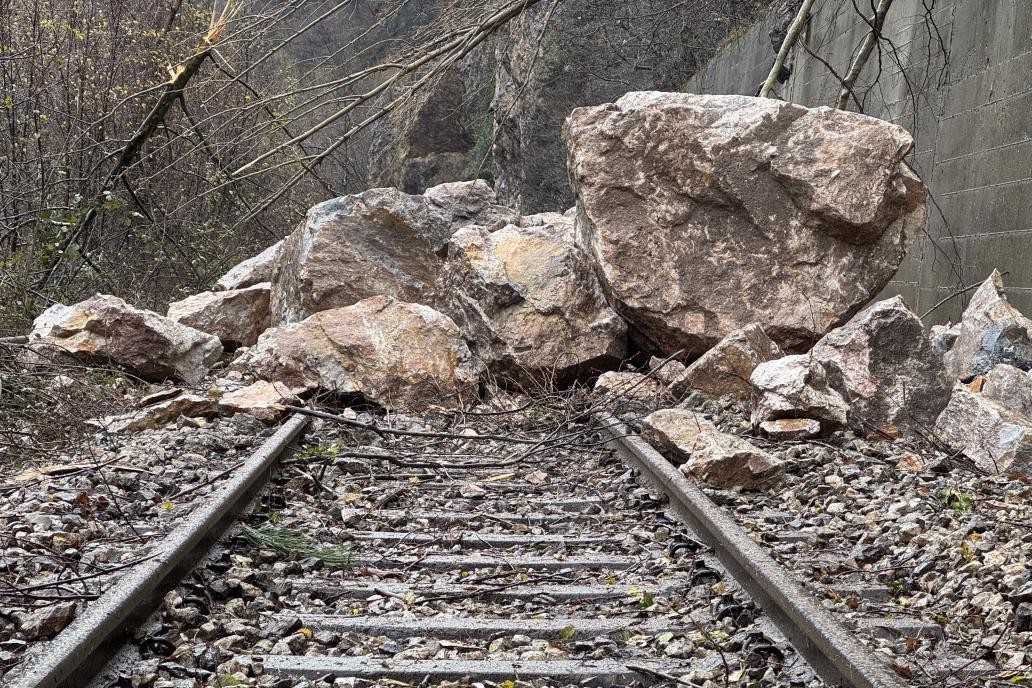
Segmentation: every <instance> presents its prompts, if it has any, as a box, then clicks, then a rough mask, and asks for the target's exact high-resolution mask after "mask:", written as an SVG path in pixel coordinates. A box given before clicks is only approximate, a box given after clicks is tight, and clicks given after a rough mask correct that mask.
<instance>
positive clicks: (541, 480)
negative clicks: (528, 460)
mask: <svg viewBox="0 0 1032 688" xmlns="http://www.w3.org/2000/svg"><path fill="white" fill-rule="evenodd" d="M526 481H527V482H528V483H530V484H531V485H544V484H545V483H547V482H548V473H545V472H544V471H534V472H533V473H528V474H527V477H526Z"/></svg>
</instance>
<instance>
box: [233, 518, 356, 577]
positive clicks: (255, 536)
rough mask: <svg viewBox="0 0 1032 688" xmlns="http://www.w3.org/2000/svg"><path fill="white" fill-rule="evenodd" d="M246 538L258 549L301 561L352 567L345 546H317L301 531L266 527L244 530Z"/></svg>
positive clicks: (349, 555) (335, 566) (333, 566)
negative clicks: (316, 560)
mask: <svg viewBox="0 0 1032 688" xmlns="http://www.w3.org/2000/svg"><path fill="white" fill-rule="evenodd" d="M242 533H243V535H244V537H246V538H247V539H248V540H250V541H251V542H253V543H254V544H255V545H257V546H258V547H265V548H267V549H271V550H274V551H276V552H279V553H280V554H284V555H287V556H295V557H298V558H300V559H309V558H314V559H318V560H319V561H321V562H323V563H324V564H326V566H329V567H331V568H345V567H347V566H350V565H351V550H350V549H349V548H348V547H345V546H343V545H316V544H315V543H314V542H313V541H312V539H311V538H310V537H308V536H307V535H305V534H304V533H302V532H301V531H299V530H292V529H290V528H276V527H273V526H264V527H262V528H251V527H249V526H244V527H243V528H242Z"/></svg>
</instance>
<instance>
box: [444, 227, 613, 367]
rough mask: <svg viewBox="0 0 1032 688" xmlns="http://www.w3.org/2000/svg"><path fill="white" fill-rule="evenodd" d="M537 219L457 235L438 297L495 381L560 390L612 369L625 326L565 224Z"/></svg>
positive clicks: (570, 229)
mask: <svg viewBox="0 0 1032 688" xmlns="http://www.w3.org/2000/svg"><path fill="white" fill-rule="evenodd" d="M543 220H544V223H543V224H536V225H534V224H529V225H527V226H523V227H520V226H516V225H507V226H506V227H504V228H503V229H500V230H497V231H495V232H491V231H489V230H488V229H487V228H484V227H479V226H475V227H466V228H463V229H460V230H459V231H457V232H456V233H455V234H454V235H453V236H452V238H451V241H450V242H449V245H448V259H447V261H446V263H445V266H444V269H443V270H442V271H441V276H440V279H439V282H438V290H437V291H438V293H439V295H440V304H441V309H442V310H443V311H445V312H446V313H448V314H449V315H450V316H451V317H452V318H453V319H454V320H455V322H456V323H457V324H458V325H459V327H460V328H461V329H462V331H463V332H464V333H465V334H466V336H467V337H469V339H470V340H471V342H472V346H473V350H474V354H476V356H477V357H479V358H480V359H481V360H483V361H484V362H485V363H486V364H487V366H488V368H489V369H490V370H491V371H492V372H494V373H495V374H496V375H497V376H499V377H500V378H506V379H510V380H515V381H520V382H526V381H530V380H537V381H541V380H549V381H555V382H558V383H560V384H562V383H564V382H567V381H569V380H572V379H575V378H577V377H581V376H583V375H585V374H590V373H591V372H592V371H593V370H598V369H599V368H605V367H611V366H612V365H613V364H615V363H617V362H619V361H620V359H622V358H623V357H624V353H625V351H626V335H627V327H626V325H625V324H624V322H623V320H622V319H621V318H620V316H618V315H617V314H616V312H615V311H613V309H611V308H610V307H609V305H608V304H607V303H606V299H605V296H604V295H603V294H602V289H601V287H599V284H598V280H597V279H596V278H595V275H594V273H593V272H592V271H591V268H590V267H589V266H588V264H587V261H586V260H585V259H584V256H583V254H582V253H581V252H580V251H579V250H578V249H577V248H576V246H574V243H573V222H572V220H569V219H567V218H565V217H563V216H562V215H555V216H554V217H545V218H543Z"/></svg>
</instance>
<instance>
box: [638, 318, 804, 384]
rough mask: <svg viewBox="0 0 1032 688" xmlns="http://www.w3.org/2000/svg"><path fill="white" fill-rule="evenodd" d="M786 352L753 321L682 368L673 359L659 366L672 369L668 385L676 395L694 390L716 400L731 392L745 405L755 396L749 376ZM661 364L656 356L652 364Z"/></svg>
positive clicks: (662, 369) (667, 378) (667, 379)
mask: <svg viewBox="0 0 1032 688" xmlns="http://www.w3.org/2000/svg"><path fill="white" fill-rule="evenodd" d="M783 355H784V354H783V353H782V351H781V349H780V348H778V345H777V344H775V343H774V342H772V341H771V340H770V337H768V336H767V334H766V333H765V332H764V331H763V328H762V327H760V326H759V325H757V324H756V323H753V324H751V325H747V326H746V327H743V328H741V329H739V330H735V331H734V332H732V333H731V334H729V335H728V336H726V337H724V338H723V339H722V340H720V342H718V343H717V345H716V346H714V347H713V348H712V349H710V350H709V351H707V352H706V353H704V354H703V355H702V356H700V357H699V358H698V359H697V360H696V361H695V362H694V363H692V364H691V365H689V366H688V367H687V368H684V370H683V371H678V370H677V367H675V366H674V365H672V364H674V361H670V362H669V363H667V365H665V366H663V367H662V368H660V371H661V372H660V374H661V375H662V371H664V370H667V369H668V368H669V370H670V372H669V373H667V375H666V376H665V378H666V381H667V388H668V389H669V390H670V392H671V393H672V394H673V395H674V396H675V397H683V396H684V395H686V394H688V393H689V392H690V391H691V390H693V389H695V390H699V391H700V392H702V393H703V394H704V395H706V396H708V397H710V398H713V399H716V398H719V397H721V396H723V395H725V394H728V395H730V396H731V397H733V398H734V399H735V400H737V401H738V402H739V403H743V404H745V403H748V402H750V401H751V400H752V397H753V388H752V385H751V384H749V377H750V376H751V375H752V372H753V370H755V369H756V366H758V365H759V364H761V363H765V362H767V361H772V360H774V359H776V358H781V357H782V356H783ZM660 363H661V361H659V360H658V359H653V363H652V365H655V366H657V367H658V366H659V364H660Z"/></svg>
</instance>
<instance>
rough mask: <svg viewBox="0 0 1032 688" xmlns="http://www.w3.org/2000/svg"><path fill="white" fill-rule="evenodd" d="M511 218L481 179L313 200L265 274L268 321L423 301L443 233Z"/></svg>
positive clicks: (497, 223) (284, 321)
mask: <svg viewBox="0 0 1032 688" xmlns="http://www.w3.org/2000/svg"><path fill="white" fill-rule="evenodd" d="M515 219H516V214H515V212H514V211H512V210H509V209H507V208H503V207H501V206H499V205H497V204H496V203H495V194H494V191H493V190H492V189H491V187H490V186H488V185H487V184H486V183H485V182H483V181H475V182H456V183H451V184H442V185H440V186H436V187H433V188H431V189H427V191H426V193H424V194H423V195H422V196H410V195H409V194H405V193H402V192H400V191H398V190H397V189H371V190H369V191H366V192H364V193H361V194H358V195H357V196H344V197H342V198H335V199H333V200H330V201H326V202H325V203H320V204H318V205H316V206H315V207H313V208H312V209H311V210H309V211H308V217H307V220H306V221H305V223H304V225H302V226H301V227H299V228H298V229H297V230H296V231H295V232H294V233H293V234H291V235H290V236H289V237H287V239H286V241H285V242H284V244H283V248H282V249H281V250H280V252H279V258H278V260H277V262H276V266H275V269H274V271H273V275H272V322H273V324H280V325H282V324H287V323H293V322H298V321H301V320H304V319H305V318H307V317H308V316H310V315H312V314H313V313H318V312H319V311H324V310H329V309H331V308H341V307H344V306H350V305H352V304H354V303H357V302H358V301H361V300H362V299H365V298H369V297H371V296H376V295H378V294H383V295H386V296H392V297H394V298H397V299H401V300H403V301H412V302H416V301H418V302H428V301H432V298H431V296H430V294H431V292H432V288H433V286H434V282H435V281H436V279H437V273H438V271H439V270H440V267H441V265H442V263H443V259H442V256H443V254H444V251H445V248H446V247H447V244H448V239H449V238H451V235H452V234H454V233H455V231H456V230H457V229H459V228H461V227H464V226H466V225H470V224H478V225H483V226H487V227H494V226H500V225H503V224H506V223H509V222H513V221H515Z"/></svg>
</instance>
